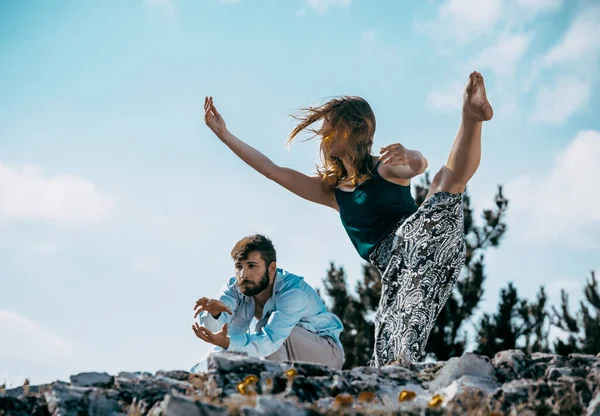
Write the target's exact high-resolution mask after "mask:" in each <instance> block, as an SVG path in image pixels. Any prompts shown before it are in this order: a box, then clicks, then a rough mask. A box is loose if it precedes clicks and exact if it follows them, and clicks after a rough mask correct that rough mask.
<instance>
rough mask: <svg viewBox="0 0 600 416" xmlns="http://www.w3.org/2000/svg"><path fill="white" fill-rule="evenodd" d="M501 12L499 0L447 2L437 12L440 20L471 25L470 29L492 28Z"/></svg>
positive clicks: (450, 0) (452, 0)
mask: <svg viewBox="0 0 600 416" xmlns="http://www.w3.org/2000/svg"><path fill="white" fill-rule="evenodd" d="M501 12H502V1H501V0H488V1H479V0H447V1H446V2H444V3H443V4H442V5H441V6H440V8H439V10H438V13H439V16H440V17H441V18H442V19H449V20H453V21H455V22H457V23H460V24H466V25H471V29H474V28H477V29H484V28H488V27H490V26H493V25H494V24H495V23H496V21H497V20H498V18H499V17H500V15H501Z"/></svg>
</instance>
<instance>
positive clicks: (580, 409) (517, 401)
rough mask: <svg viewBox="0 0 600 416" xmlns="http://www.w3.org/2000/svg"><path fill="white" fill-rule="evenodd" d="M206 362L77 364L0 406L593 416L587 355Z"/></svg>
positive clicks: (599, 383)
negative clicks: (176, 367)
mask: <svg viewBox="0 0 600 416" xmlns="http://www.w3.org/2000/svg"><path fill="white" fill-rule="evenodd" d="M209 364H210V368H209V370H207V371H206V372H204V373H202V374H190V373H188V372H186V371H158V372H156V374H151V373H147V372H121V373H119V374H118V375H117V376H110V375H108V374H106V373H80V374H77V375H75V376H73V377H71V378H70V380H71V383H64V382H55V383H51V384H49V385H43V386H29V385H26V386H23V387H18V388H16V389H10V390H6V391H0V415H3V416H14V415H17V416H21V415H35V416H38V415H39V416H42V415H43V416H47V415H53V416H58V415H75V414H90V415H113V416H117V415H119V416H125V415H146V414H148V415H153V416H158V415H172V416H178V415H181V414H191V415H192V416H193V415H219V416H220V415H225V414H237V415H246V416H262V415H275V414H284V415H287V414H300V415H313V414H315V415H316V414H319V415H325V414H327V415H330V414H356V415H359V414H406V415H438V414H452V415H463V414H490V415H491V414H494V412H497V413H498V414H511V415H525V414H532V415H534V414H556V415H559V414H577V415H584V414H586V412H587V414H588V415H596V416H600V414H598V413H599V412H600V410H599V408H600V357H595V356H592V355H589V354H588V355H586V354H571V355H568V356H560V355H555V354H531V355H529V354H526V353H523V352H522V351H519V350H507V351H501V352H500V353H498V354H496V356H495V357H494V358H493V360H490V359H489V358H487V357H484V356H479V355H477V354H472V353H465V354H463V356H461V357H457V358H451V359H450V360H448V361H446V362H438V363H427V364H424V363H416V364H410V365H401V364H395V365H389V366H386V367H383V368H369V367H358V368H353V369H351V370H344V371H334V370H331V369H329V368H326V367H321V366H317V365H313V364H306V363H294V364H293V365H292V364H289V363H275V362H271V361H267V360H262V359H256V358H252V357H248V356H247V355H244V354H235V353H227V352H219V353H214V354H212V356H210V357H209ZM207 368H208V367H207ZM401 393H402V394H401ZM435 396H438V399H439V407H437V408H431V407H430V405H429V403H430V401H431V399H432V398H433V397H435ZM400 399H402V400H400Z"/></svg>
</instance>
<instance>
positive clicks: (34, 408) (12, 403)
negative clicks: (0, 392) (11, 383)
mask: <svg viewBox="0 0 600 416" xmlns="http://www.w3.org/2000/svg"><path fill="white" fill-rule="evenodd" d="M2 412H5V413H2ZM0 414H6V415H7V416H48V414H49V413H48V406H47V405H46V400H45V399H44V398H43V397H36V396H0Z"/></svg>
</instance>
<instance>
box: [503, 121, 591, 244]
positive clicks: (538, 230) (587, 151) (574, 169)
mask: <svg viewBox="0 0 600 416" xmlns="http://www.w3.org/2000/svg"><path fill="white" fill-rule="evenodd" d="M598 160H600V131H597V130H585V131H580V132H578V133H577V135H576V136H575V138H574V139H573V140H572V141H571V142H570V143H569V145H568V146H567V147H566V148H565V149H564V151H562V152H561V153H560V154H558V155H557V157H556V159H555V161H554V165H553V167H552V169H551V170H550V172H548V173H546V174H542V175H537V176H534V175H527V176H523V177H521V178H519V179H517V180H515V181H513V182H511V183H509V184H507V186H506V191H505V192H506V195H509V198H510V199H511V212H512V213H513V214H511V215H514V217H513V221H514V222H515V225H511V228H512V229H513V230H515V232H516V233H517V234H519V235H520V237H521V238H523V239H525V240H529V241H536V240H542V241H543V240H548V239H554V240H557V241H560V242H562V243H566V244H571V245H575V246H597V245H598V244H599V241H598V235H600V210H599V209H598V206H600V193H598V192H595V191H594V190H596V189H598V183H597V181H598V178H599V177H600V164H598Z"/></svg>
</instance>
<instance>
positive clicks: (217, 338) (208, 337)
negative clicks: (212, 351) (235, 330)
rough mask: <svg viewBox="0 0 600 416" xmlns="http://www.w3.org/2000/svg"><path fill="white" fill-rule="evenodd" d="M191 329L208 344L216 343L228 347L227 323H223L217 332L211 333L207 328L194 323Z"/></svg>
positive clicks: (218, 345) (224, 347)
mask: <svg viewBox="0 0 600 416" xmlns="http://www.w3.org/2000/svg"><path fill="white" fill-rule="evenodd" d="M192 329H193V330H194V333H195V334H196V336H197V337H198V338H200V339H201V340H202V341H204V342H208V343H209V344H213V345H216V346H217V347H221V348H223V349H225V350H226V349H227V348H229V342H230V341H229V336H227V332H228V329H227V324H225V325H223V328H221V330H220V331H219V332H215V333H212V332H210V331H209V330H208V329H207V328H205V327H203V326H200V325H198V324H197V323H195V324H194V325H192Z"/></svg>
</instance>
